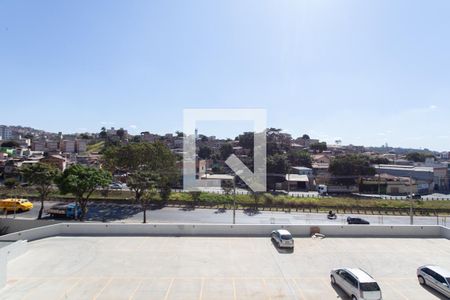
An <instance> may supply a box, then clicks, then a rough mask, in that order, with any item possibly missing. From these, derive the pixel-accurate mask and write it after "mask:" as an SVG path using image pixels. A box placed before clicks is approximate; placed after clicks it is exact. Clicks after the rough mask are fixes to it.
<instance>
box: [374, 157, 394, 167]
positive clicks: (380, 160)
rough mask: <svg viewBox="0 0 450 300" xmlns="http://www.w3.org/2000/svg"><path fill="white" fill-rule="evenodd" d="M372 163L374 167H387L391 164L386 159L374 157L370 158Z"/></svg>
mask: <svg viewBox="0 0 450 300" xmlns="http://www.w3.org/2000/svg"><path fill="white" fill-rule="evenodd" d="M370 163H371V164H372V165H387V164H389V163H390V160H389V159H387V158H386V157H372V158H370Z"/></svg>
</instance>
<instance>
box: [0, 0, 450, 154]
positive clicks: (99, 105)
mask: <svg viewBox="0 0 450 300" xmlns="http://www.w3.org/2000/svg"><path fill="white" fill-rule="evenodd" d="M449 11H450V1H447V0H443V1H433V0H431V1H418V0H396V1H392V0H377V1H375V0H373V1H360V0H352V1H350V0H340V1H336V0H328V1H324V0H311V1H303V0H292V1H288V0H274V1H264V0H244V1H243V0H226V1H225V0H215V1H209V0H204V1H200V0H198V1H197V0H189V1H186V0H170V1H162V0H161V1H159V0H152V1H147V0H143V1H115V0H103V1H101V0H96V1H90V0H77V1H59V0H52V1H50V0H40V1H33V0H28V1H24V0H2V1H0V124H5V125H24V126H31V127H34V128H38V129H44V130H48V131H52V132H59V131H62V132H65V133H72V132H84V131H89V132H98V131H99V130H100V128H101V127H103V126H105V127H116V128H119V127H123V128H125V129H127V130H129V131H130V133H133V134H138V133H140V132H141V131H150V132H152V133H166V132H175V131H176V130H182V125H183V110H184V109H188V108H189V109H192V108H202V109H204V108H262V109H266V110H267V120H268V127H276V128H282V129H283V130H284V131H286V132H289V133H291V134H292V135H293V136H294V137H298V136H301V135H303V134H305V133H307V134H309V135H310V136H311V137H312V138H319V139H321V140H325V141H327V142H329V143H334V141H335V140H342V143H343V144H354V145H366V146H371V145H373V146H380V145H383V144H385V143H388V144H389V146H402V147H415V148H429V149H433V150H442V151H443V150H450V142H449V141H450V130H449V129H450V118H449V115H450V84H449V83H450V18H449V17H448V16H449ZM228 123H231V122H211V124H210V125H208V124H204V122H202V124H200V125H201V127H200V128H199V131H200V133H204V134H206V135H215V136H218V137H224V136H230V137H234V136H236V135H237V134H238V133H239V132H241V131H247V130H249V129H251V126H247V125H248V124H247V122H241V123H242V124H243V126H240V125H239V124H234V125H233V124H228ZM244 125H245V126H244Z"/></svg>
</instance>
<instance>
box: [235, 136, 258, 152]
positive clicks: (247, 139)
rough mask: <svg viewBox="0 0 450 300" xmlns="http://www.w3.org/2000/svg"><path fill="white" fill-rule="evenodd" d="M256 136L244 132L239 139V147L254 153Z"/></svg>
mask: <svg viewBox="0 0 450 300" xmlns="http://www.w3.org/2000/svg"><path fill="white" fill-rule="evenodd" d="M254 136H255V135H254V133H253V132H244V133H243V134H241V135H239V136H238V137H237V138H238V141H239V146H241V147H242V148H244V149H247V150H250V151H251V152H253V148H254V142H255V138H254Z"/></svg>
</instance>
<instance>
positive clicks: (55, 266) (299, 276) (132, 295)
mask: <svg viewBox="0 0 450 300" xmlns="http://www.w3.org/2000/svg"><path fill="white" fill-rule="evenodd" d="M295 242H296V245H295V251H294V252H288V251H283V250H280V249H277V248H276V247H275V246H274V245H273V243H272V242H271V241H270V239H269V238H211V237H54V238H48V239H43V240H38V241H34V242H31V243H30V244H29V250H28V252H27V253H26V254H24V255H23V256H21V257H19V258H18V259H16V260H14V261H12V262H10V264H9V266H8V283H7V286H6V287H5V288H4V290H2V291H1V293H0V295H1V296H0V299H8V300H9V299H183V300H187V299H312V300H314V299H337V298H338V297H340V299H348V298H347V297H346V296H345V295H344V294H343V292H342V291H341V290H340V289H339V288H337V287H333V286H332V285H331V284H330V282H329V271H330V270H331V269H332V268H334V267H342V266H347V267H361V268H363V269H364V270H366V271H367V272H368V273H370V274H371V275H372V276H373V277H374V278H375V279H376V280H377V281H378V283H379V284H380V286H381V289H382V292H383V296H384V299H396V300H397V299H421V300H422V299H438V298H439V295H437V294H435V293H433V292H432V291H431V290H429V289H427V288H424V287H421V286H420V285H419V284H418V282H417V279H416V276H415V271H416V268H417V267H418V266H420V265H423V264H438V265H441V266H443V267H445V268H447V269H450V243H449V241H448V240H446V239H405V238H403V239H396V238H325V239H323V240H319V239H311V238H297V239H296V240H295ZM442 299H444V298H442Z"/></svg>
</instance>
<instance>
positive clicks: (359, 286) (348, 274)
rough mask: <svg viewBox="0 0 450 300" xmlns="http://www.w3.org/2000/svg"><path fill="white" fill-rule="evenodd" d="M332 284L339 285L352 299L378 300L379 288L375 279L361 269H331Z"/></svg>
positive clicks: (380, 297) (379, 295) (380, 296)
mask: <svg viewBox="0 0 450 300" xmlns="http://www.w3.org/2000/svg"><path fill="white" fill-rule="evenodd" d="M330 280H331V283H332V284H335V285H337V286H339V287H340V288H341V289H342V290H343V291H344V292H345V293H346V294H347V295H349V297H350V298H351V299H352V300H380V299H382V295H381V289H380V286H379V285H378V283H377V282H376V281H375V279H373V278H372V276H370V275H369V274H367V273H366V272H365V271H363V270H361V269H356V268H355V269H353V268H339V269H333V270H331V274H330Z"/></svg>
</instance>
